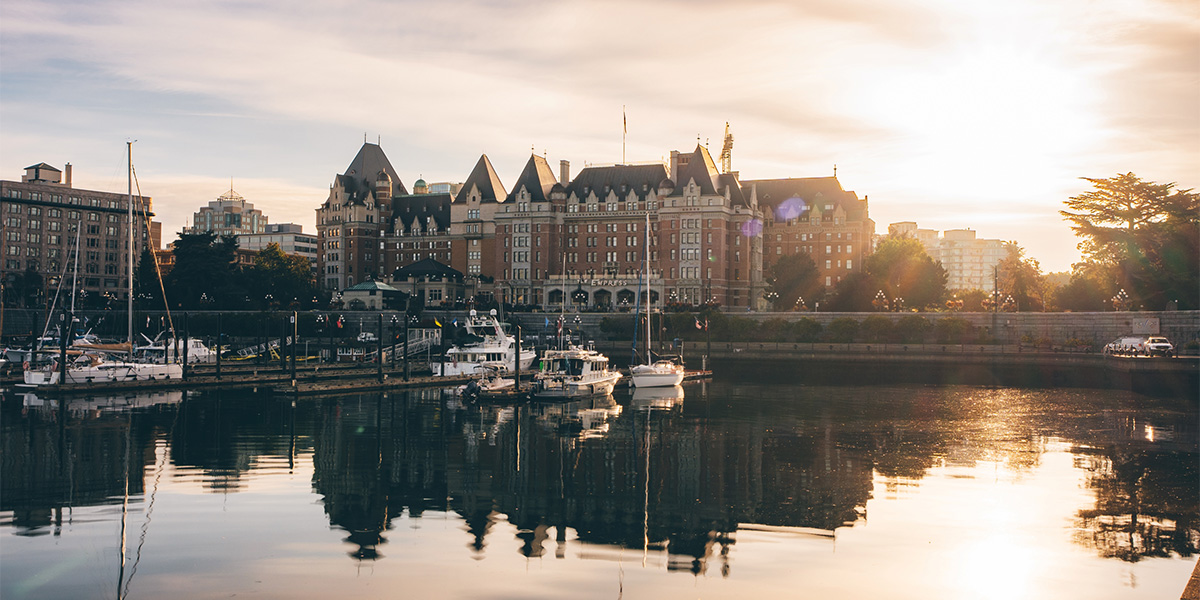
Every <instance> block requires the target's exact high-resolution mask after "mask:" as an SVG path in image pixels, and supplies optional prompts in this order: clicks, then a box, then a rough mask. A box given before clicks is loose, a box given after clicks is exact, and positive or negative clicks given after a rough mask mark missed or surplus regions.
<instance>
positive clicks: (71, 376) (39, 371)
mask: <svg viewBox="0 0 1200 600" xmlns="http://www.w3.org/2000/svg"><path fill="white" fill-rule="evenodd" d="M126 147H127V148H128V152H129V154H128V156H129V162H128V165H127V166H128V171H127V175H128V177H129V199H128V204H127V206H126V209H127V214H128V216H127V219H128V221H127V223H128V225H129V232H128V236H127V240H126V241H127V243H128V246H127V248H126V252H127V256H131V257H132V256H136V253H135V252H134V247H133V240H134V237H135V236H134V231H133V223H134V220H133V204H134V202H133V142H127V143H126ZM76 247H77V248H78V242H76ZM76 257H77V259H78V252H76ZM127 266H128V268H129V270H128V271H127V275H126V276H127V281H128V290H127V292H128V296H127V301H128V305H127V306H128V312H127V315H128V322H127V327H126V337H125V340H126V341H125V343H123V344H99V343H80V342H74V343H73V344H72V348H71V349H70V350H68V351H67V353H66V356H63V354H62V351H61V350H60V351H59V352H58V353H49V352H45V351H42V353H41V354H44V355H47V356H50V357H51V359H50V360H49V361H47V362H46V363H45V364H40V363H39V362H38V361H37V360H34V361H29V360H26V362H25V363H24V364H23V365H22V366H23V368H24V370H25V373H24V386H26V387H39V386H48V385H57V384H59V383H64V384H79V383H109V382H125V381H154V380H167V379H182V378H183V365H180V364H178V363H167V364H155V363H143V362H135V361H134V360H132V359H133V263H132V262H129V263H128V264H127ZM52 310H53V309H52ZM72 310H73V308H72ZM68 329H70V328H68ZM59 333H60V335H70V333H71V332H70V331H65V332H63V331H60V332H59ZM85 342H86V340H85ZM35 358H37V355H35ZM59 361H66V365H65V368H64V366H63V365H61V364H60V363H59ZM64 373H65V377H64Z"/></svg>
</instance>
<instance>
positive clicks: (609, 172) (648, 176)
mask: <svg viewBox="0 0 1200 600" xmlns="http://www.w3.org/2000/svg"><path fill="white" fill-rule="evenodd" d="M666 178H667V167H666V165H662V164H651V165H613V166H609V167H587V168H585V169H583V170H582V171H580V172H579V174H578V175H576V176H575V179H573V180H571V183H570V185H568V186H567V189H566V192H567V195H571V194H574V195H575V197H576V198H578V199H579V201H580V202H582V201H583V200H584V199H585V198H587V196H588V194H589V193H595V194H596V196H597V197H599V198H604V197H605V196H607V195H608V191H611V190H616V192H617V195H618V196H620V197H622V198H624V197H626V196H627V195H628V194H629V192H630V191H632V192H633V193H634V194H636V195H637V197H638V198H639V199H641V200H645V198H646V196H647V195H648V194H649V193H650V192H657V190H658V184H659V183H660V182H662V180H664V179H666Z"/></svg>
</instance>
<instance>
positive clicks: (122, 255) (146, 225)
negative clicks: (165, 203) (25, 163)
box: [0, 163, 162, 299]
mask: <svg viewBox="0 0 1200 600" xmlns="http://www.w3.org/2000/svg"><path fill="white" fill-rule="evenodd" d="M64 175H65V178H64ZM71 178H72V167H71V165H70V164H67V165H66V169H65V171H62V170H59V169H57V168H55V167H53V166H50V165H48V164H46V163H39V164H36V165H33V166H30V167H26V169H25V175H24V176H22V177H21V181H19V182H18V181H0V219H2V220H0V227H2V231H3V233H0V239H3V240H4V247H3V248H4V250H3V263H0V266H3V271H2V274H0V277H2V278H4V279H7V278H9V277H11V276H13V275H16V274H20V273H25V272H27V271H33V272H36V273H37V274H39V275H40V276H41V277H42V279H43V281H44V282H45V284H46V285H47V286H50V285H53V284H54V283H55V282H56V281H59V280H60V278H71V279H72V280H73V281H74V285H75V287H76V290H77V291H86V292H87V293H89V294H102V295H107V296H108V297H109V298H114V299H123V298H126V297H127V296H128V289H129V285H128V272H129V265H130V260H132V261H134V264H135V266H136V261H137V260H138V258H139V257H140V256H141V252H142V250H143V249H145V248H150V249H154V248H157V247H158V244H159V240H160V239H161V236H162V224H161V223H157V222H154V221H153V220H151V218H152V217H153V216H154V213H153V211H152V201H151V199H150V198H149V197H148V196H133V197H132V199H133V230H134V233H133V238H134V239H133V241H134V248H133V256H132V258H131V257H130V255H129V250H128V240H129V208H130V206H129V200H130V196H129V195H128V194H124V193H113V192H101V191H95V190H83V189H78V188H75V187H73V185H72V181H71ZM77 241H78V243H76V242H77ZM76 263H78V271H76V270H75V265H76ZM73 275H77V277H73ZM44 293H46V292H43V294H44ZM49 293H51V294H52V293H53V291H52V290H50V291H49Z"/></svg>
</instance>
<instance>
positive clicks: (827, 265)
mask: <svg viewBox="0 0 1200 600" xmlns="http://www.w3.org/2000/svg"><path fill="white" fill-rule="evenodd" d="M832 268H833V261H832V260H827V261H825V269H826V270H828V269H832Z"/></svg>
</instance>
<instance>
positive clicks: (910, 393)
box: [0, 385, 1200, 574]
mask: <svg viewBox="0 0 1200 600" xmlns="http://www.w3.org/2000/svg"><path fill="white" fill-rule="evenodd" d="M714 389H721V393H720V394H716V393H714V392H713V390H714ZM779 389H783V390H784V391H783V392H780V391H778V390H779ZM685 390H686V393H683V392H682V390H681V391H680V393H679V395H678V396H675V395H673V394H675V392H674V391H673V390H672V391H670V392H664V393H663V394H662V395H659V396H650V395H641V396H639V395H636V394H635V395H634V396H633V397H632V398H630V397H629V396H621V397H618V398H616V399H613V398H612V397H607V398H602V399H597V400H592V401H587V402H572V403H565V404H548V405H546V404H541V405H539V404H522V405H518V406H491V405H486V404H483V405H464V404H463V403H462V402H460V401H459V400H458V399H456V398H452V397H449V396H444V395H442V394H441V393H440V392H438V391H436V390H418V391H411V392H392V393H387V394H369V395H357V396H344V397H337V398H302V399H299V400H297V399H293V398H288V397H275V398H270V397H264V395H261V394H258V395H256V394H251V393H243V392H232V391H224V392H215V391H214V392H206V393H201V394H195V393H193V394H191V395H189V396H187V397H186V399H185V398H183V397H182V396H180V398H179V399H176V400H174V401H171V400H166V401H164V402H155V403H152V404H150V405H147V406H144V407H141V408H137V409H136V410H132V412H129V411H126V412H121V411H119V410H116V409H111V408H105V407H102V406H99V405H98V404H95V403H93V404H89V403H87V402H79V403H74V404H71V403H69V404H68V405H67V406H66V407H62V406H58V405H57V404H53V403H47V402H42V403H41V404H37V403H35V402H31V401H28V399H27V398H23V397H20V396H17V395H11V394H10V395H8V396H5V398H4V404H3V419H2V424H0V426H2V428H3V436H2V440H3V447H2V448H0V450H2V452H0V457H2V458H0V460H2V464H0V467H2V468H3V473H4V477H3V478H2V479H0V510H4V511H11V513H12V515H13V516H12V523H11V526H12V527H13V528H14V530H15V531H16V532H17V533H18V534H20V535H45V534H47V533H54V534H58V533H59V531H60V525H61V522H62V519H63V518H64V516H63V514H64V511H67V512H68V513H69V511H70V509H71V508H72V507H80V506H91V505H103V504H113V503H117V502H120V498H121V496H122V494H123V493H124V465H125V463H124V460H125V451H124V448H125V444H126V443H127V442H126V440H129V441H128V443H129V444H131V448H132V453H131V456H132V457H133V459H132V462H133V464H134V465H135V466H134V468H132V469H131V472H132V473H134V474H135V476H133V477H131V480H130V482H129V491H130V494H131V495H135V496H137V495H143V494H144V493H145V490H146V482H145V481H144V479H143V477H144V476H139V475H138V474H141V473H144V472H145V471H146V467H147V466H149V465H153V464H154V462H155V458H156V456H155V448H156V444H157V443H160V442H161V443H163V444H167V445H169V453H170V459H171V462H172V464H173V465H174V469H175V471H177V472H180V473H186V476H188V477H196V476H197V475H196V474H197V473H199V474H202V476H201V480H202V482H203V486H204V488H205V489H206V490H207V491H209V492H212V493H238V492H239V491H241V490H243V489H244V488H245V482H246V481H247V479H248V478H249V477H251V476H252V473H253V472H254V471H256V470H257V471H260V472H264V471H270V470H271V469H277V470H285V471H288V472H291V471H292V470H294V469H295V468H296V464H297V462H298V461H304V460H305V459H306V458H307V457H308V456H311V459H312V468H313V479H312V489H313V491H314V492H315V493H316V494H317V495H318V496H319V497H320V499H321V501H322V504H323V507H324V510H325V513H326V515H327V517H328V519H329V522H330V523H331V524H332V525H333V526H334V527H337V528H338V529H340V530H341V531H344V532H345V535H344V537H343V540H344V541H345V542H346V543H347V544H348V550H347V552H348V554H349V555H350V556H351V557H353V558H354V559H355V560H361V561H374V560H381V559H386V546H387V544H388V543H389V537H393V536H395V535H397V534H396V532H394V531H393V530H392V527H393V524H394V523H396V521H397V520H398V519H402V518H407V519H419V518H421V517H422V515H424V514H425V513H427V512H433V513H438V514H446V513H456V514H457V515H459V516H461V518H462V528H463V534H464V543H465V546H466V547H467V550H466V551H467V552H468V553H470V554H471V555H472V556H473V557H475V558H478V559H482V558H484V557H485V556H486V553H487V552H488V550H489V549H490V548H489V545H492V546H493V547H495V545H496V544H499V546H498V547H500V548H510V547H511V548H516V550H517V551H518V552H520V553H521V554H522V555H524V556H526V557H531V558H533V557H543V556H551V555H553V556H555V557H558V558H565V557H566V556H567V552H568V548H569V547H571V548H576V549H577V550H578V553H579V554H578V555H580V556H603V555H605V552H606V550H605V549H607V548H611V549H622V548H623V549H634V550H637V551H639V552H640V553H641V554H642V556H643V560H650V561H653V562H654V563H655V564H661V565H665V568H668V569H671V570H679V571H683V572H690V573H709V572H710V571H712V570H716V571H719V572H720V573H722V574H728V573H729V568H730V567H729V563H728V561H727V560H726V558H727V556H728V553H729V548H730V546H731V545H733V544H734V543H735V541H736V539H737V532H738V531H739V529H760V530H761V529H765V530H768V531H774V530H778V531H791V532H802V533H804V534H806V535H809V534H817V535H831V532H833V531H834V530H836V529H838V528H839V527H843V526H846V525H847V524H852V523H855V522H857V521H859V520H862V519H865V518H866V517H867V515H866V507H867V502H868V500H871V496H872V493H873V490H874V489H875V483H876V482H877V481H882V482H884V484H885V485H884V487H883V489H884V490H885V492H886V493H889V494H891V493H896V492H897V490H901V489H903V487H904V486H912V485H919V484H920V481H921V478H922V477H923V476H924V475H925V473H926V472H927V471H928V470H929V469H931V468H933V467H936V466H945V465H967V466H970V465H974V464H978V463H980V462H991V463H996V464H998V465H1004V467H1005V468H1007V469H1012V470H1015V471H1017V472H1020V471H1022V470H1030V469H1033V468H1035V467H1036V466H1037V465H1038V461H1039V460H1041V458H1040V457H1041V456H1043V455H1044V454H1045V452H1046V451H1047V448H1048V445H1049V444H1051V443H1054V444H1060V445H1061V444H1066V445H1067V447H1070V448H1071V452H1072V453H1073V454H1074V456H1075V457H1076V467H1077V468H1079V469H1082V470H1085V471H1086V472H1087V475H1086V478H1085V480H1086V483H1087V485H1088V487H1089V489H1091V490H1092V491H1093V493H1094V494H1095V497H1096V503H1095V507H1094V509H1088V510H1082V511H1079V512H1078V514H1077V515H1075V516H1076V542H1077V543H1079V544H1082V545H1084V546H1087V547H1093V548H1095V549H1096V551H1097V552H1098V553H1100V554H1101V555H1103V556H1109V557H1113V558H1117V559H1121V560H1127V561H1133V560H1138V559H1139V558H1141V557H1144V556H1165V555H1172V554H1174V555H1181V556H1190V555H1192V554H1194V553H1196V552H1197V547H1198V540H1200V524H1198V523H1197V513H1198V512H1200V511H1198V507H1197V495H1196V493H1195V491H1196V489H1197V487H1198V485H1200V483H1198V482H1200V476H1198V474H1197V466H1196V456H1197V455H1196V447H1197V431H1196V424H1194V423H1189V422H1186V421H1185V420H1181V419H1179V418H1178V415H1172V414H1169V413H1165V412H1159V413H1156V412H1154V411H1151V410H1145V411H1137V412H1135V411H1133V410H1132V409H1119V410H1118V409H1114V410H1107V411H1105V410H1095V409H1093V408H1092V407H1090V406H1088V407H1080V406H1074V405H1062V406H1057V405H1054V403H1055V402H1058V401H1062V402H1066V401H1065V400H1059V399H1057V396H1056V394H1054V393H1053V392H1036V393H1030V392H1020V391H1005V390H988V389H983V388H978V389H976V388H951V389H945V388H912V387H909V388H901V389H900V391H891V390H889V389H888V388H881V387H876V388H871V389H870V390H869V391H866V392H864V391H863V390H862V389H859V388H837V387H802V386H791V387H785V388H779V387H775V388H772V387H771V386H753V385H738V386H725V387H722V388H717V387H716V386H688V387H686V388H685ZM72 406H73V407H74V408H72ZM139 467H140V468H139ZM181 476H183V475H181ZM505 521H507V525H508V526H511V527H512V528H513V530H515V535H516V538H517V539H516V540H513V541H512V544H513V545H512V546H509V545H508V544H507V543H506V542H505V541H503V540H496V539H495V534H496V532H497V531H500V530H502V529H501V528H499V527H498V525H499V524H501V523H503V522H505ZM503 530H504V531H508V528H507V526H506V527H504V528H503ZM569 544H578V545H575V546H569ZM714 560H715V561H717V562H716V563H715V565H714V564H711V561H714Z"/></svg>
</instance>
